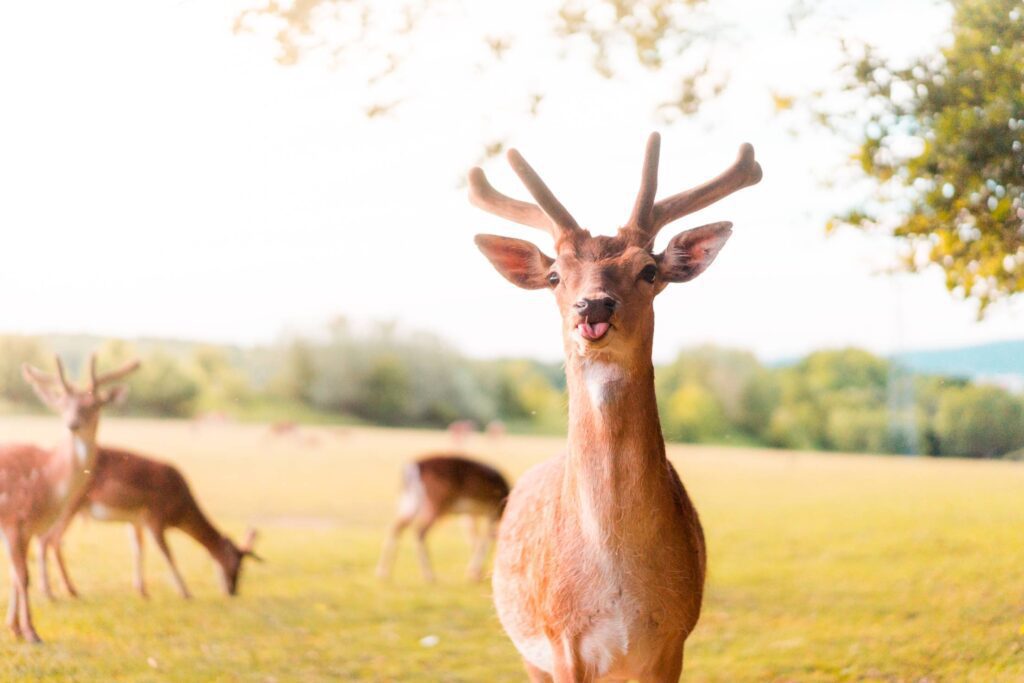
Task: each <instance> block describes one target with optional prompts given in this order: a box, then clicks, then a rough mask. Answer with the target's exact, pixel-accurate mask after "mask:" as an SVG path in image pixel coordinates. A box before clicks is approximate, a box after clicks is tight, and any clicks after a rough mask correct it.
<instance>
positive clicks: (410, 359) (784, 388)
mask: <svg viewBox="0 0 1024 683" xmlns="http://www.w3.org/2000/svg"><path fill="white" fill-rule="evenodd" d="M97 346H99V349H100V358H101V362H103V363H109V364H111V365H113V364H115V363H116V362H118V361H121V360H125V359H127V358H129V357H132V356H139V357H141V358H142V359H143V366H142V368H141V369H140V370H139V372H137V373H136V374H135V375H133V376H132V377H131V378H130V381H129V385H130V388H131V395H130V399H129V400H128V401H127V403H126V405H125V407H124V409H123V410H124V412H127V413H129V414H137V415H152V416H169V417H191V416H196V415H199V414H205V413H226V414H229V415H232V416H234V417H236V418H240V419H276V420H281V419H294V420H337V421H353V422H364V423H369V424H379V425H393V426H432V427H444V426H446V425H448V424H449V423H451V422H452V421H454V420H463V419H469V420H474V421H476V422H477V423H478V424H480V425H481V426H482V425H484V424H486V423H488V422H490V421H492V420H501V421H503V422H504V423H505V424H506V425H507V426H508V427H509V428H510V429H512V430H514V431H533V432H548V433H552V432H558V431H561V430H563V429H564V427H565V414H566V399H565V380H564V376H563V373H562V369H561V366H560V365H559V364H554V363H550V364H545V363H539V362H535V361H528V360H492V361H480V360H473V359H469V358H466V357H465V356H463V355H461V354H460V353H458V352H457V351H455V350H454V349H453V348H452V347H451V346H450V345H448V344H446V343H445V342H443V341H442V340H440V339H438V338H437V337H435V336H432V335H427V334H409V333H404V332H400V331H399V330H397V329H396V328H395V327H393V326H389V325H378V326H375V327H373V328H371V329H369V330H355V329H353V328H352V327H350V326H349V325H348V324H346V323H345V322H344V321H336V322H335V323H333V324H332V325H330V326H329V327H328V329H326V330H325V331H324V333H323V334H321V335H317V336H292V337H291V338H289V339H286V340H283V341H281V342H280V343H278V344H275V345H272V346H268V347H258V348H247V349H242V348H238V347H228V346H215V345H209V344H190V343H185V342H158V341H140V342H134V343H129V342H124V341H107V342H104V343H103V344H101V345H97V342H96V340H95V339H92V338H87V337H60V336H55V337H45V338H39V337H26V336H0V409H6V410H8V411H25V410H32V409H35V406H36V402H35V399H34V397H33V396H32V394H31V390H30V389H29V388H28V386H27V385H26V384H25V383H24V382H23V381H22V379H21V377H20V373H19V370H18V368H19V366H20V364H21V363H22V362H23V361H28V362H31V363H34V364H37V365H39V366H40V367H43V368H49V367H52V362H53V361H52V355H51V354H52V353H53V352H54V351H57V352H60V353H61V354H62V355H63V356H64V357H65V358H66V359H68V361H69V366H70V367H71V370H72V372H73V373H80V372H82V370H83V369H84V366H85V361H86V359H87V357H88V354H89V352H90V351H92V350H93V349H94V348H96V347H97ZM656 376H657V390H658V398H659V405H660V407H661V416H662V426H663V428H664V431H665V435H666V437H667V438H668V439H670V440H674V441H688V442H708V443H735V444H747V445H765V446H775V447H784V448H799V449H816V450H835V451H849V452H866V453H907V454H909V453H918V454H925V455H933V456H971V457H1003V456H1007V455H1010V454H1014V455H1017V456H1019V455H1020V454H1021V452H1022V451H1024V398H1022V397H1021V396H1018V395H1014V394H1012V393H1010V392H1008V391H1006V390H1004V389H1001V388H998V387H994V386H987V385H978V384H973V383H970V382H968V381H966V380H963V379H954V378H944V377H939V376H932V375H922V374H912V373H909V372H907V371H906V370H904V369H903V368H901V367H900V366H899V365H897V364H895V363H893V362H892V361H889V360H887V359H885V358H880V357H878V356H875V355H873V354H870V353H868V352H866V351H861V350H857V349H843V350H836V351H819V352H815V353H812V354H810V355H808V356H806V357H805V358H803V359H801V360H799V361H798V362H795V363H792V364H788V365H786V366H785V367H769V366H765V365H763V364H762V363H760V362H759V361H758V360H757V358H756V357H755V356H754V355H753V354H751V353H748V352H744V351H736V350H732V349H722V348H717V347H711V346H705V347H700V348H696V349H689V350H685V351H682V352H681V353H680V354H679V355H678V357H677V358H676V360H675V361H673V362H672V363H669V364H667V365H664V366H659V367H658V368H657V369H656Z"/></svg>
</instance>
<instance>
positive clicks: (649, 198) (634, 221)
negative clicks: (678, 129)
mask: <svg viewBox="0 0 1024 683" xmlns="http://www.w3.org/2000/svg"><path fill="white" fill-rule="evenodd" d="M660 152H661V136H660V135H658V134H657V133H651V136H650V137H649V138H647V151H646V152H644V170H643V175H642V176H641V177H640V191H639V192H637V195H636V203H635V204H634V205H633V214H632V215H631V216H630V217H629V222H628V223H626V225H627V226H628V227H630V228H634V229H637V230H641V231H644V232H646V231H648V230H650V229H651V226H652V223H653V220H654V215H653V214H654V212H653V209H654V197H655V195H656V194H657V192H658V159H659V158H660V156H661V154H660Z"/></svg>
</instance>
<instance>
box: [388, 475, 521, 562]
mask: <svg viewBox="0 0 1024 683" xmlns="http://www.w3.org/2000/svg"><path fill="white" fill-rule="evenodd" d="M508 494H509V485H508V482H507V481H506V480H505V477H504V476H502V474H501V473H500V472H498V470H496V469H494V468H493V467H491V466H490V465H486V464H484V463H482V462H478V461H476V460H471V459H469V458H466V457H463V456H459V455H432V456H427V457H424V458H421V459H419V460H417V461H415V462H412V463H410V464H409V465H408V466H406V468H405V472H404V476H403V481H402V496H401V500H400V503H399V511H398V517H397V519H396V520H395V522H394V524H393V525H392V527H391V531H390V533H389V535H388V539H387V541H386V542H385V544H384V549H383V550H382V551H381V557H380V562H379V564H378V566H377V575H378V576H379V577H380V578H382V579H386V578H388V577H390V575H391V568H392V566H393V565H394V560H395V553H396V552H397V545H398V539H399V537H400V536H401V534H402V532H403V531H404V530H405V528H406V527H407V526H409V524H411V523H413V522H415V523H416V539H417V550H418V553H419V559H420V566H421V570H422V571H423V576H424V578H425V579H426V580H427V581H433V580H434V570H433V567H432V566H431V562H430V556H429V554H428V552H427V546H426V536H427V533H428V532H429V531H430V529H431V528H432V527H433V525H434V523H435V522H437V520H438V519H440V518H441V517H444V516H445V515H451V514H463V515H466V518H467V521H468V525H469V526H468V528H469V531H470V536H471V538H470V545H471V546H472V547H473V557H472V559H471V560H470V564H469V567H468V569H467V575H468V576H469V577H470V578H471V579H474V580H479V579H481V578H482V577H483V563H484V560H485V558H486V555H487V550H488V545H489V544H490V540H491V539H493V537H494V535H495V533H496V526H497V523H498V520H499V519H500V518H501V515H502V513H503V511H504V509H505V501H506V500H507V498H508ZM477 518H482V519H483V520H484V522H485V524H486V525H487V529H486V532H485V534H484V535H483V536H479V535H478V534H477V528H476V527H477Z"/></svg>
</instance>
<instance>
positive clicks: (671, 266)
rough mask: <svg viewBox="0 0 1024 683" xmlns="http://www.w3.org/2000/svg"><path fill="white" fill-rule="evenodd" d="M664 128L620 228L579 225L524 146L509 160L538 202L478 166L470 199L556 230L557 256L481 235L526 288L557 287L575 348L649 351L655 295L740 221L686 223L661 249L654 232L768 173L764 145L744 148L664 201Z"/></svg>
mask: <svg viewBox="0 0 1024 683" xmlns="http://www.w3.org/2000/svg"><path fill="white" fill-rule="evenodd" d="M659 148H660V137H659V136H658V134H657V133H653V134H652V135H651V137H650V139H649V140H648V143H647V152H646V155H645V158H644V165H643V174H642V176H641V182H640V191H639V193H638V195H637V198H636V203H635V205H634V207H633V213H632V215H631V216H630V217H629V220H628V221H627V222H626V224H625V225H624V226H622V228H620V229H619V231H618V233H617V234H616V235H615V236H614V237H606V236H601V235H598V236H592V235H591V234H590V232H588V231H587V230H584V229H582V228H580V227H579V225H578V224H577V223H576V221H575V220H574V219H573V217H572V216H571V215H570V214H569V212H568V211H567V210H566V209H565V207H564V206H562V204H561V203H559V201H558V200H557V199H556V198H555V196H554V194H552V192H551V190H549V189H548V187H547V186H546V185H545V184H544V182H543V181H542V180H541V179H540V177H539V176H538V175H537V173H536V172H535V171H534V170H533V168H531V167H530V165H529V164H527V163H526V160H525V159H523V157H522V156H521V155H520V154H519V153H518V152H517V151H515V150H514V149H511V150H509V152H508V160H509V163H510V164H511V165H512V169H513V170H514V171H515V172H516V175H518V176H519V178H520V180H522V181H523V184H524V185H525V186H526V189H527V190H528V191H529V192H530V194H531V195H532V196H533V198H534V200H535V201H536V203H535V204H534V203H529V202H523V201H519V200H517V199H512V198H511V197H507V196H505V195H503V194H501V193H499V192H498V191H496V190H495V189H494V188H493V187H491V185H490V184H489V183H488V182H487V178H486V177H485V176H484V173H483V171H482V170H481V169H479V168H474V169H473V170H472V171H470V174H469V185H470V195H469V197H470V202H471V203H472V204H474V205H475V206H477V207H479V208H481V209H484V210H485V211H489V212H490V213H493V214H496V215H498V216H501V217H503V218H507V219H509V220H512V221H515V222H517V223H521V224H523V225H527V226H530V227H533V228H538V229H540V230H544V231H546V232H548V233H549V234H550V235H551V236H552V237H553V238H554V241H555V255H554V257H551V256H548V255H547V254H545V253H543V252H542V251H541V250H540V249H538V248H537V246H536V245H534V244H532V243H531V242H526V241H524V240H520V239H514V238H511V237H499V236H497V235H477V237H476V244H477V246H478V247H479V248H480V250H481V251H482V252H483V253H484V255H485V256H486V257H487V258H488V259H489V260H490V261H491V263H492V264H493V265H494V267H495V268H496V269H497V270H498V272H499V273H501V274H502V275H503V276H504V277H505V278H506V279H507V280H509V281H510V282H512V283H513V284H515V285H517V286H519V287H522V288H524V289H542V288H548V289H551V290H552V292H553V293H554V295H555V300H556V301H557V303H558V308H559V311H560V312H561V315H562V321H563V325H562V334H563V338H564V342H565V347H566V355H567V357H571V356H572V355H573V354H575V355H577V356H579V357H583V358H599V359H601V360H614V359H615V358H616V357H618V356H622V355H624V354H627V353H631V352H636V351H646V353H647V357H648V359H649V357H650V344H651V340H652V338H653V331H654V306H653V302H654V297H655V296H657V295H658V294H659V293H660V292H661V291H662V290H663V289H664V288H665V287H666V286H668V284H669V283H673V282H686V281H688V280H692V279H693V278H695V277H697V276H698V275H700V274H701V273H703V272H704V270H706V269H707V267H708V266H710V265H711V263H712V262H713V261H714V260H715V257H716V256H717V255H718V252H719V251H720V250H721V248H722V246H723V245H724V244H725V242H726V240H728V239H729V235H730V234H731V231H732V230H731V229H732V224H731V223H728V222H720V223H710V224H708V225H703V226H701V227H698V228H693V229H691V230H687V231H685V232H681V233H679V234H678V235H676V236H675V237H673V238H672V239H671V240H670V241H669V244H668V247H666V249H665V250H664V251H663V252H661V253H654V252H653V246H654V238H655V236H656V235H657V234H658V231H659V230H661V228H663V227H664V226H665V225H667V224H669V223H671V222H672V221H674V220H676V219H679V218H682V217H683V216H685V215H687V214H690V213H693V212H694V211H697V210H699V209H702V208H704V207H706V206H708V205H710V204H712V203H714V202H716V201H718V200H720V199H722V198H723V197H725V196H727V195H729V194H731V193H733V192H735V191H737V190H739V189H742V188H744V187H747V186H749V185H753V184H755V183H757V182H758V181H759V180H760V179H761V167H760V165H758V163H757V162H756V161H755V160H754V148H753V147H751V146H750V145H749V144H744V145H742V146H741V147H740V151H739V156H738V157H737V159H736V161H735V162H734V163H733V165H732V166H730V167H729V168H728V169H727V170H726V171H725V172H723V173H722V174H721V175H719V176H718V177H716V178H714V179H712V180H709V181H708V182H706V183H703V184H702V185H698V186H697V187H694V188H691V189H689V190H685V191H683V192H680V193H678V194H675V195H672V196H671V197H667V198H665V199H662V200H661V201H655V195H656V192H657V184H658V154H659Z"/></svg>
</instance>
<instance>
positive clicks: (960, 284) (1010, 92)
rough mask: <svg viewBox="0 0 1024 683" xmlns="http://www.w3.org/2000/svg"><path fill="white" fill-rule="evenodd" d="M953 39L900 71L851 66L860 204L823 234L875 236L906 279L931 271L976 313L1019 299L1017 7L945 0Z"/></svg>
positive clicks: (986, 0) (1021, 137)
mask: <svg viewBox="0 0 1024 683" xmlns="http://www.w3.org/2000/svg"><path fill="white" fill-rule="evenodd" d="M951 1H952V5H953V9H954V14H953V24H952V27H951V31H952V41H951V43H950V44H949V45H948V46H947V47H944V48H942V49H939V50H938V51H937V52H935V53H934V54H930V55H926V56H924V57H922V58H920V59H918V60H917V61H914V62H913V63H911V64H906V65H897V64H892V63H890V61H889V60H887V59H885V58H884V57H882V56H880V55H879V54H877V52H876V51H874V50H872V49H871V48H870V47H866V48H865V49H864V52H863V53H862V54H861V55H859V57H857V58H856V59H853V60H851V62H850V64H849V75H850V77H851V80H850V83H849V85H848V91H849V93H851V94H852V95H853V96H854V99H855V100H856V101H857V102H858V103H860V106H858V107H857V108H856V111H852V112H849V111H848V112H844V113H843V114H841V115H837V116H834V117H833V119H832V120H833V123H836V124H842V123H844V122H848V121H849V119H850V118H851V117H853V118H855V119H857V120H861V121H863V122H864V123H863V126H862V128H861V133H860V135H859V148H860V151H859V160H860V165H861V168H862V169H863V171H864V173H865V174H866V175H867V177H868V178H870V179H871V180H872V181H873V187H874V192H873V196H872V197H871V199H870V201H868V202H867V203H866V204H865V205H864V206H861V207H859V208H857V209H855V210H852V211H850V212H848V213H847V214H845V215H843V216H841V217H839V218H837V219H836V220H835V221H834V222H833V224H832V226H833V227H834V226H835V225H852V226H856V227H859V228H878V229H881V230H882V231H884V232H886V233H889V234H891V235H893V236H895V237H896V238H898V239H899V240H901V241H902V242H903V243H905V245H906V246H907V247H908V249H907V251H906V256H905V260H904V264H905V266H906V267H907V268H908V269H909V270H912V271H917V270H921V269H923V268H925V267H928V266H932V265H937V266H938V267H940V268H941V269H942V270H943V271H944V272H945V276H946V286H947V288H948V289H949V290H951V291H952V292H953V293H954V294H955V295H958V296H961V297H964V298H967V299H972V300H975V301H977V302H978V304H979V316H980V315H984V312H985V310H986V307H987V306H988V305H989V304H991V303H992V302H994V301H997V300H999V299H1003V298H1005V297H1007V296H1010V295H1012V294H1015V293H1019V292H1021V291H1024V80H1022V76H1021V74H1022V70H1024V5H1022V3H1021V2H1020V0H951Z"/></svg>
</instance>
